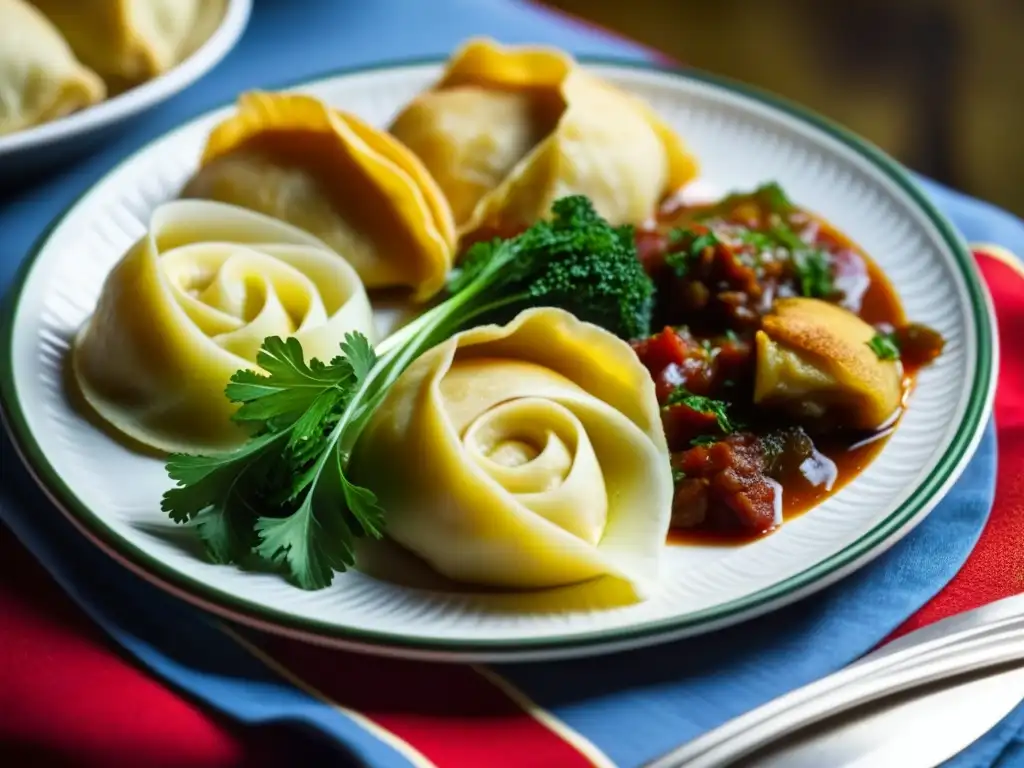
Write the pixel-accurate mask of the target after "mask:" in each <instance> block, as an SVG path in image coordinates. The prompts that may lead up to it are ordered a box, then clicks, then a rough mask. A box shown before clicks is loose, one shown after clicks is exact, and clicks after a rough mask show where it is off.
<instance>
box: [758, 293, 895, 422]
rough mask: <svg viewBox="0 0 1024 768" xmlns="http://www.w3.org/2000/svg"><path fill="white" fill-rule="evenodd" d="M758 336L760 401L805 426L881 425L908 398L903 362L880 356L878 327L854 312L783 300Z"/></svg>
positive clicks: (800, 300) (814, 301)
mask: <svg viewBox="0 0 1024 768" xmlns="http://www.w3.org/2000/svg"><path fill="white" fill-rule="evenodd" d="M762 328H763V330H761V331H758V333H757V373H756V380H755V387H754V402H755V403H757V404H759V405H764V406H766V407H779V408H782V409H784V410H786V411H788V412H790V413H792V414H793V415H794V416H796V417H797V418H799V419H801V420H802V421H803V422H804V423H806V424H809V425H812V426H813V425H815V423H819V424H822V425H825V426H828V427H848V428H852V429H864V430H871V429H878V428H880V427H882V426H883V425H884V424H885V423H886V422H887V421H888V420H889V419H891V418H892V417H893V415H894V414H895V413H896V411H897V409H898V408H899V406H900V401H901V398H902V394H903V391H902V378H903V367H902V365H901V364H900V362H899V361H898V360H880V359H879V358H878V356H877V355H876V354H875V353H874V351H873V350H872V349H871V347H870V346H868V342H870V341H871V339H872V338H873V337H874V335H875V329H874V328H872V327H871V326H870V325H868V324H867V323H866V322H864V321H863V320H861V319H860V318H859V317H857V316H856V315H854V314H853V313H852V312H849V311H848V310H845V309H843V308H842V307H838V306H836V305H835V304H830V303H828V302H825V301H819V300H817V299H804V298H791V299H780V300H779V301H777V302H776V303H775V306H774V308H773V311H772V313H771V314H769V315H766V316H765V318H764V321H763V325H762Z"/></svg>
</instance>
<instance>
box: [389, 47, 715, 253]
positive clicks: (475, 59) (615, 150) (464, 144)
mask: <svg viewBox="0 0 1024 768" xmlns="http://www.w3.org/2000/svg"><path fill="white" fill-rule="evenodd" d="M390 130H391V132H392V134H393V135H394V136H396V137H397V138H398V139H400V140H401V141H402V142H403V143H404V144H405V145H406V146H408V147H409V148H410V149H412V151H413V152H415V153H416V154H417V155H418V156H419V157H420V158H421V159H422V160H423V162H424V163H425V164H426V166H427V168H428V169H429V170H430V172H431V174H433V176H434V178H435V179H437V181H438V183H439V184H440V185H441V189H443V190H444V192H445V195H447V197H448V200H449V202H450V203H451V205H452V210H453V211H454V213H455V219H456V222H457V224H458V226H459V231H460V233H461V234H464V235H471V234H472V233H473V232H475V231H477V230H482V231H485V232H491V231H497V232H500V233H509V232H515V231H518V230H519V229H521V228H523V227H525V226H528V225H529V224H532V223H533V222H534V221H536V220H537V219H539V218H541V217H542V216H543V215H544V214H545V213H546V212H547V211H548V210H550V208H551V203H552V202H553V201H554V200H555V199H556V198H559V197H563V196H565V195H571V194H583V195H587V196H588V197H589V198H590V199H591V200H593V201H594V206H595V207H596V209H597V211H598V213H600V214H601V215H602V216H603V217H604V218H606V219H608V221H610V222H611V223H612V224H615V225H618V224H639V223H641V222H643V221H644V220H646V219H647V218H649V217H650V216H651V215H652V214H654V212H655V210H656V208H657V206H658V203H659V202H661V200H662V199H663V198H664V197H665V196H666V195H667V194H669V193H671V192H674V191H675V190H677V189H678V188H679V187H681V186H683V185H684V184H685V183H686V182H688V181H689V180H690V179H692V178H693V177H694V176H695V175H696V174H697V162H696V160H695V159H694V157H693V156H692V155H690V154H689V153H688V152H687V151H686V149H685V147H684V146H683V144H682V142H681V141H680V139H679V138H678V137H677V136H676V135H675V134H674V133H673V132H672V130H671V129H670V128H669V127H668V126H666V125H665V124H664V123H663V122H662V121H661V120H660V119H659V118H658V116H657V115H656V114H655V113H654V111H653V110H651V109H650V108H649V107H648V106H647V105H646V104H644V103H643V102H641V101H640V100H638V99H636V98H634V97H632V96H630V95H628V94H626V93H624V92H622V91H620V90H618V89H617V88H614V87H613V86H611V85H609V84H608V83H606V82H604V81H602V80H600V79H599V78H597V77H594V76H592V75H590V74H588V73H586V72H584V71H583V70H582V69H581V68H580V67H579V66H578V65H577V64H576V62H575V61H574V60H573V59H572V57H571V56H569V55H568V54H566V53H563V52H561V51H559V50H556V49H552V48H526V47H509V48H506V47H503V46H501V45H499V44H497V43H495V42H494V41H491V40H486V39H480V40H472V41H470V42H468V43H467V44H466V45H465V46H463V47H462V48H461V49H460V50H459V51H457V52H456V53H455V54H454V55H453V57H452V59H451V60H450V61H449V63H448V67H447V69H446V70H445V73H444V75H443V76H442V77H441V80H440V81H439V82H438V83H437V84H436V85H434V86H433V87H432V88H431V89H430V90H428V91H426V92H424V93H422V94H420V95H419V96H417V97H416V98H415V99H414V100H413V101H412V102H411V103H410V104H409V105H408V106H407V107H406V108H405V109H404V110H403V111H402V112H401V113H400V114H399V115H398V116H397V117H396V118H395V120H394V122H393V123H392V125H391V129H390Z"/></svg>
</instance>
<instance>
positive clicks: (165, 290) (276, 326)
mask: <svg viewBox="0 0 1024 768" xmlns="http://www.w3.org/2000/svg"><path fill="white" fill-rule="evenodd" d="M354 331H358V332H360V333H362V334H364V335H366V336H367V337H369V338H370V340H371V341H373V340H374V335H375V334H374V332H373V317H372V313H371V310H370V302H369V300H368V299H367V296H366V291H365V290H364V289H363V286H362V283H361V282H360V281H359V277H358V276H357V275H356V273H355V270H354V269H352V267H351V266H350V265H349V264H348V263H347V262H346V261H345V260H344V259H341V258H339V257H338V255H337V254H336V253H334V252H333V251H331V250H330V249H329V248H328V247H327V246H326V245H324V244H323V243H322V242H320V241H319V240H317V239H316V238H314V237H313V236H312V235H309V234H307V233H306V232H303V231H302V230H299V229H297V228H295V227H292V226H290V225H288V224H285V223H284V222H280V221H277V220H275V219H272V218H270V217H267V216H263V215H261V214H258V213H253V212H252V211H247V210H245V209H243V208H238V207H235V206H231V205H224V204H221V203H213V202H207V201H201V200H178V201H174V202H170V203H166V204H164V205H162V206H161V207H159V208H157V209H156V211H155V212H154V213H153V216H152V219H151V220H150V227H149V232H147V233H146V235H145V236H143V237H142V239H141V240H139V241H138V242H137V243H136V244H135V245H133V246H132V247H131V248H130V249H129V250H128V252H127V253H126V254H125V255H124V257H123V258H122V259H121V261H119V262H118V263H117V265H116V266H115V267H114V269H113V271H112V272H111V273H110V275H108V277H107V280H106V282H105V283H104V285H103V291H102V293H101V294H100V298H99V302H98V303H97V305H96V311H95V312H94V313H93V315H92V317H90V318H89V320H87V321H86V323H85V325H84V326H83V327H82V329H81V330H80V331H79V333H78V336H77V338H76V339H75V344H74V349H73V352H72V355H73V357H72V367H73V371H74V375H75V380H76V382H77V384H78V388H79V390H80V391H81V393H82V395H83V396H84V398H85V400H86V402H87V403H89V405H91V406H92V408H93V409H94V410H95V411H96V413H98V414H99V416H101V417H102V418H103V419H104V420H105V421H107V422H108V423H109V424H111V425H112V426H113V427H114V428H115V429H117V430H119V431H120V432H122V433H124V434H125V435H127V436H129V437H131V438H133V439H135V440H137V441H139V442H141V443H143V444H145V445H148V446H150V447H153V448H157V449H160V450H163V451H181V452H188V453H206V452H209V451H214V450H221V449H225V448H230V447H232V446H234V445H236V444H237V443H239V442H241V441H242V440H244V439H245V437H246V434H245V432H243V431H242V429H241V428H240V427H239V426H238V425H237V424H236V423H234V422H232V421H231V415H232V414H233V413H234V411H235V408H236V406H234V405H232V404H231V403H230V402H228V400H227V398H226V397H225V396H224V387H225V386H226V385H227V383H228V380H229V379H230V378H231V376H232V374H234V373H235V371H237V370H239V369H242V368H248V369H251V370H259V367H258V366H257V365H256V355H257V352H258V351H259V348H260V345H261V344H262V343H263V340H264V339H265V338H266V337H268V336H279V337H281V338H285V337H289V336H294V337H295V338H296V339H298V340H299V342H300V343H301V344H302V349H303V353H304V356H305V358H306V359H307V360H308V359H309V358H311V357H316V358H319V359H320V360H322V361H324V362H326V361H328V360H330V359H332V358H334V357H336V356H337V355H338V353H339V345H340V344H341V342H342V341H343V340H344V338H345V334H346V333H349V332H354Z"/></svg>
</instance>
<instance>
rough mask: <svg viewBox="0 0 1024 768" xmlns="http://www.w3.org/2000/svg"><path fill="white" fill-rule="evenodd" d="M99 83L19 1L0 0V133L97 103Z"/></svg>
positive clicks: (35, 13)
mask: <svg viewBox="0 0 1024 768" xmlns="http://www.w3.org/2000/svg"><path fill="white" fill-rule="evenodd" d="M106 93H107V90H106V86H105V85H104V84H103V81H102V80H101V79H100V78H99V77H98V76H97V75H96V73H95V72H93V71H91V70H90V69H88V68H87V67H84V66H82V64H81V63H79V62H78V60H77V59H75V55H74V53H72V51H71V49H70V48H69V47H68V44H67V43H66V42H65V41H64V39H63V38H62V37H61V36H60V33H59V32H58V31H57V30H56V29H54V27H53V25H52V24H51V23H50V22H49V21H47V20H46V17H45V16H43V15H42V14H41V13H39V11H37V10H36V9H35V8H33V7H32V6H30V5H28V4H27V3H26V2H24V0H0V135H3V134H5V133H13V132H14V131H20V130H22V129H24V128H29V127H31V126H33V125H38V124H40V123H45V122H47V121H49V120H55V119H57V118H59V117H63V116H64V115H67V114H70V113H71V112H75V111H77V110H79V109H82V108H84V107H88V106H90V105H92V104H95V103H96V102H98V101H101V100H102V99H103V97H104V96H106Z"/></svg>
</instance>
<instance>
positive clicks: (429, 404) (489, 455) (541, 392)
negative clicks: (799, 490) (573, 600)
mask: <svg viewBox="0 0 1024 768" xmlns="http://www.w3.org/2000/svg"><path fill="white" fill-rule="evenodd" d="M350 470H351V473H352V476H353V479H355V480H356V481H357V482H359V483H361V484H363V485H366V486H367V487H369V488H371V489H372V490H373V491H374V492H375V493H377V494H378V496H379V498H380V501H381V505H382V506H383V508H384V509H385V510H386V511H387V533H388V535H389V536H391V537H392V538H393V539H394V540H395V541H397V542H398V543H399V544H401V545H403V546H404V547H406V548H407V549H409V550H411V551H412V552H414V553H416V554H417V555H419V556H420V557H422V558H424V559H425V560H426V561H427V562H428V563H429V564H430V565H431V566H432V567H433V568H434V569H435V570H437V571H438V572H440V573H441V574H443V575H445V576H448V577H450V578H452V579H456V580H458V581H462V582H467V583H471V584H479V585H490V586H502V587H516V588H533V587H554V586H561V585H566V584H572V583H576V582H580V581H584V580H587V579H591V578H594V577H597V576H612V577H615V578H618V579H622V580H624V581H625V582H627V583H629V584H631V585H633V587H634V590H635V591H636V593H637V594H638V595H641V596H642V595H644V594H646V592H647V590H648V589H649V588H650V585H651V583H652V581H653V579H654V578H655V577H656V573H657V566H658V560H659V555H660V553H661V551H662V549H663V547H664V544H665V536H666V533H667V531H668V525H669V516H670V508H671V502H672V476H671V471H670V468H669V456H668V449H667V447H666V443H665V436H664V434H663V432H662V428H661V420H660V417H659V411H658V402H657V398H656V397H655V392H654V384H653V382H652V381H651V378H650V376H649V375H648V373H647V371H646V369H645V368H644V367H643V366H642V365H641V364H640V362H639V361H638V359H637V358H636V356H635V355H634V354H633V352H632V350H631V349H630V347H629V345H628V344H626V343H625V342H623V341H621V340H619V339H618V338H616V337H615V336H613V335H612V334H610V333H608V332H607V331H604V330H603V329H601V328H598V327H597V326H594V325H590V324H588V323H584V322H582V321H580V320H577V319H576V318H575V317H573V316H572V315H570V314H569V313H567V312H564V311H562V310H556V309H533V310H527V311H525V312H523V313H521V314H520V315H519V316H518V317H516V318H515V319H514V320H513V321H512V322H511V323H509V324H508V325H505V326H494V325H489V326H482V327H479V328H474V329H472V330H468V331H465V332H463V333H461V334H458V335H457V336H455V337H453V338H451V339H450V340H448V341H446V342H444V343H442V344H440V345H438V346H437V347H435V348H433V349H431V350H429V351H428V352H426V353H425V354H424V355H423V356H421V357H420V358H419V359H418V360H417V361H416V362H415V363H413V365H412V366H411V367H410V368H409V369H408V370H407V371H406V372H405V373H404V374H403V375H402V376H401V378H400V379H399V380H398V381H397V383H395V385H394V386H393V387H392V389H391V390H390V391H389V393H388V395H387V398H386V400H385V401H384V403H383V405H382V406H381V407H380V409H379V410H378V411H377V412H376V413H375V414H374V416H373V418H372V420H371V422H370V424H369V425H368V426H367V429H366V431H365V432H364V433H363V435H362V437H361V438H360V441H359V443H358V445H357V448H356V452H355V454H354V455H353V459H352V463H351V464H350Z"/></svg>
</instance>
